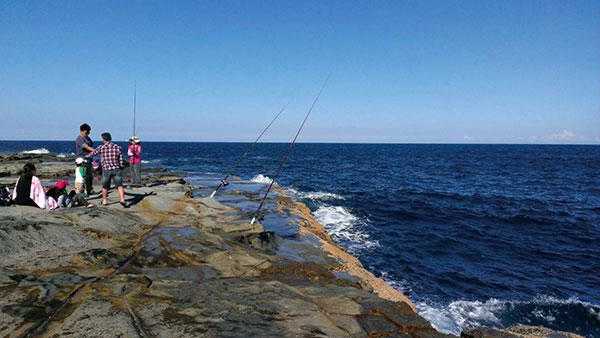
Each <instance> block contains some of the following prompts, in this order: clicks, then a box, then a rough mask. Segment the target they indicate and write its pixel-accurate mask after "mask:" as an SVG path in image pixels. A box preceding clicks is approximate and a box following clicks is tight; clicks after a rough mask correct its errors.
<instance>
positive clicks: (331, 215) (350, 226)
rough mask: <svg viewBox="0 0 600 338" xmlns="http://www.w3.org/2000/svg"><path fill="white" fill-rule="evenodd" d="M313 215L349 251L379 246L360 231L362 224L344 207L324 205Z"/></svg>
mask: <svg viewBox="0 0 600 338" xmlns="http://www.w3.org/2000/svg"><path fill="white" fill-rule="evenodd" d="M313 214H314V216H315V217H316V218H317V220H318V221H319V223H321V224H322V225H323V226H324V227H325V229H326V230H327V232H328V233H329V234H330V235H331V236H332V237H333V238H334V239H335V240H336V241H341V242H343V243H347V244H348V247H349V249H350V251H356V250H357V249H364V248H371V247H375V246H379V243H378V242H377V241H372V240H371V239H370V238H369V235H368V234H367V233H366V232H363V231H361V229H360V228H361V226H362V225H364V223H363V222H362V221H361V220H360V219H359V218H358V217H356V216H354V215H353V214H352V213H350V212H349V211H348V210H347V209H346V208H344V207H340V206H325V205H324V206H320V207H319V208H318V209H317V210H316V211H314V212H313Z"/></svg>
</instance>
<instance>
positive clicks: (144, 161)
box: [142, 160, 150, 164]
mask: <svg viewBox="0 0 600 338" xmlns="http://www.w3.org/2000/svg"><path fill="white" fill-rule="evenodd" d="M142 163H143V164H148V163H150V161H146V160H142Z"/></svg>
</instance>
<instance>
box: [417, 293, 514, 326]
mask: <svg viewBox="0 0 600 338" xmlns="http://www.w3.org/2000/svg"><path fill="white" fill-rule="evenodd" d="M416 306H417V311H418V312H419V314H420V315H421V316H423V318H425V319H427V320H428V321H429V322H430V323H431V325H433V327H434V328H435V329H436V330H438V331H440V332H443V333H447V334H454V335H460V333H461V331H462V330H463V329H466V328H469V327H475V326H480V325H482V324H484V325H488V326H495V325H499V324H500V320H499V319H498V317H497V314H498V313H500V312H501V311H503V310H504V309H505V307H506V302H503V301H499V300H497V299H490V300H488V301H486V302H480V301H465V300H459V301H454V302H452V303H450V304H448V306H446V307H441V308H438V307H433V306H430V305H428V304H426V303H417V304H416Z"/></svg>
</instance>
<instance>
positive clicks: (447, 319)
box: [416, 296, 600, 335]
mask: <svg viewBox="0 0 600 338" xmlns="http://www.w3.org/2000/svg"><path fill="white" fill-rule="evenodd" d="M571 304H578V305H582V306H584V307H585V308H587V309H588V310H589V312H590V314H592V315H597V316H598V319H599V320H600V313H597V312H596V311H598V310H597V309H598V306H597V305H593V304H590V303H586V302H583V301H580V300H579V299H577V298H575V297H573V298H569V299H559V298H555V297H550V296H538V297H535V298H534V299H532V300H529V301H506V300H498V299H494V298H492V299H489V300H487V301H485V302H481V301H465V300H458V301H454V302H451V303H450V304H448V305H447V306H444V307H435V306H431V305H429V304H427V303H424V302H421V303H417V304H416V306H417V311H418V312H419V314H420V315H421V316H423V317H424V318H425V319H427V320H428V321H429V322H430V323H431V325H433V327H434V328H435V329H437V330H438V331H440V332H443V333H448V334H454V335H460V333H461V332H462V331H463V330H465V329H468V328H472V327H477V326H492V327H499V326H501V322H500V317H501V316H502V315H503V314H504V313H506V312H509V311H512V310H513V309H514V308H515V307H518V306H527V305H543V307H544V308H549V307H552V306H560V305H571ZM530 315H532V316H533V317H537V318H539V319H542V320H544V321H546V322H548V323H551V322H553V321H555V320H556V317H555V316H554V315H553V314H552V313H548V312H546V311H544V310H543V308H536V307H534V308H533V309H532V310H531V312H530Z"/></svg>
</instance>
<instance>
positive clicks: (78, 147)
mask: <svg viewBox="0 0 600 338" xmlns="http://www.w3.org/2000/svg"><path fill="white" fill-rule="evenodd" d="M91 132H92V127H90V125H89V124H87V123H84V124H82V125H81V126H79V136H77V139H75V156H77V157H83V158H86V161H85V163H84V166H85V178H84V184H85V191H86V193H87V195H88V196H89V195H92V194H93V193H94V187H93V186H92V185H93V183H94V169H93V168H92V158H91V157H89V158H88V157H87V156H88V155H89V154H90V153H92V152H93V151H94V148H93V146H94V143H93V142H92V139H91V138H90V133H91Z"/></svg>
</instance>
